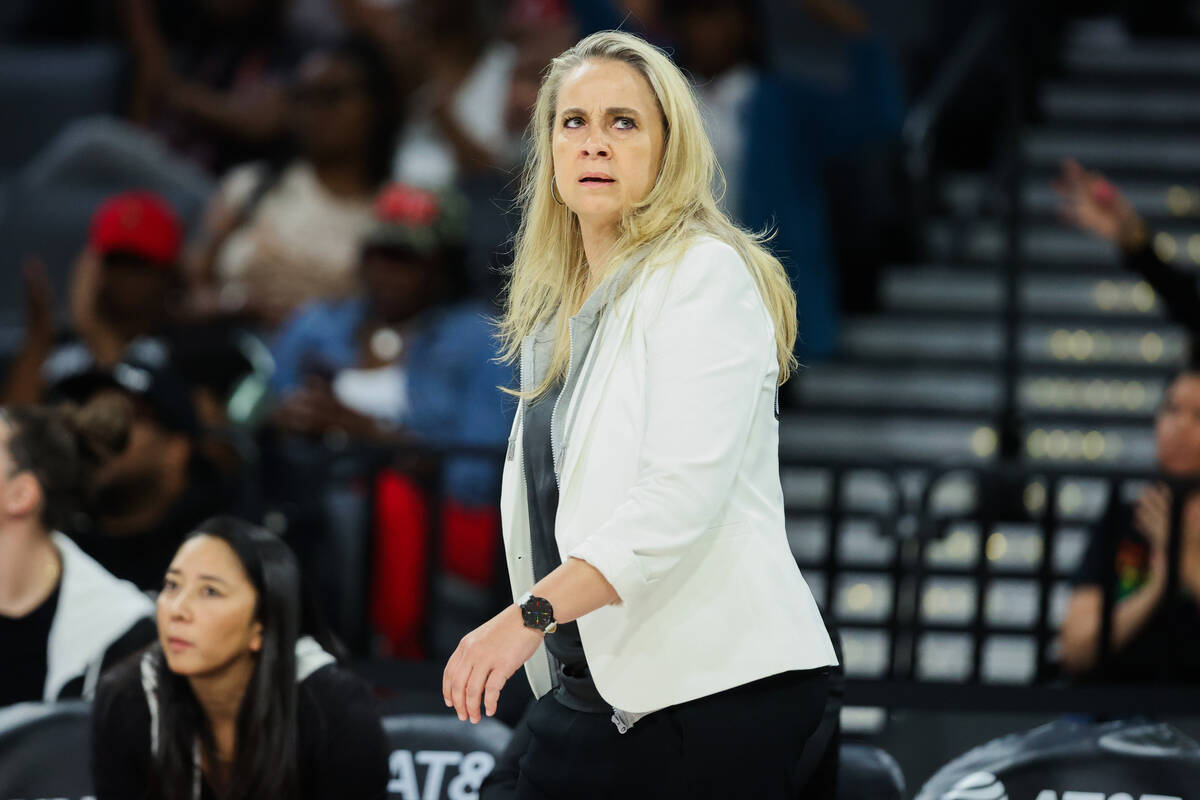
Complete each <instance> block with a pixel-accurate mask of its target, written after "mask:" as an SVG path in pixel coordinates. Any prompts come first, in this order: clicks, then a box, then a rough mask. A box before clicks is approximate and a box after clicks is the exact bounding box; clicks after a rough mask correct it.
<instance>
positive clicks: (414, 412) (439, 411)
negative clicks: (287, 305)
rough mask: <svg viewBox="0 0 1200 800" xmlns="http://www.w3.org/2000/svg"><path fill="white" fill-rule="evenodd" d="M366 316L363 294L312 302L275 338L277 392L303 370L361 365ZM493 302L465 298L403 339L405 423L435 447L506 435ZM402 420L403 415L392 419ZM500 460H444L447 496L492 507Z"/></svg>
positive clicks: (506, 372)
mask: <svg viewBox="0 0 1200 800" xmlns="http://www.w3.org/2000/svg"><path fill="white" fill-rule="evenodd" d="M366 313H367V304H366V301H365V300H363V299H361V298H356V299H352V300H345V301H342V302H338V303H316V304H313V305H310V306H308V307H306V308H304V309H302V310H300V311H299V312H297V314H296V315H295V316H294V317H292V319H291V320H290V321H289V322H288V323H287V324H286V325H285V326H284V328H283V330H282V331H281V332H280V333H279V335H278V336H277V337H276V339H275V341H274V342H273V343H272V347H271V352H272V354H273V355H274V357H275V374H274V376H273V377H272V388H273V390H274V392H275V393H276V394H277V395H282V394H286V393H287V392H290V391H293V390H295V389H297V388H299V387H300V386H301V385H302V383H303V380H304V374H305V371H306V370H307V369H311V368H312V367H313V366H319V367H320V368H321V369H323V370H330V371H334V372H336V371H338V370H341V369H346V368H350V367H353V366H355V365H356V364H357V362H358V353H359V350H358V342H357V340H356V336H357V333H358V329H359V327H360V326H361V325H362V322H363V319H364V318H365V316H366ZM492 313H493V310H492V307H491V306H489V305H487V304H485V303H480V302H469V303H463V304H461V305H456V306H450V307H444V308H439V309H435V310H431V311H429V312H427V313H426V315H425V316H424V317H423V318H422V319H421V320H420V322H419V323H418V325H417V326H416V332H415V335H413V336H411V337H407V338H406V341H405V346H406V347H407V348H408V352H409V358H408V364H407V369H408V414H407V415H406V417H405V419H404V420H403V423H404V426H405V428H406V429H407V430H409V431H411V432H412V433H413V434H414V435H416V436H417V437H418V438H420V439H422V440H423V441H425V442H428V443H429V444H431V445H434V446H439V447H454V446H471V447H480V446H482V447H495V448H496V449H497V450H501V449H503V447H504V444H505V442H506V441H507V439H508V432H509V427H510V425H511V424H512V418H513V413H514V412H515V410H516V400H515V399H514V398H512V397H510V396H509V395H506V394H504V393H503V392H501V391H500V389H499V387H500V386H506V387H511V386H513V384H514V380H513V370H512V368H511V367H509V366H508V365H505V364H498V363H496V361H495V358H496V356H497V353H498V344H497V341H496V339H495V337H494V335H493V327H492V322H491V315H492ZM397 422H400V420H397ZM500 467H501V459H499V458H495V459H492V458H478V457H476V458H471V457H460V458H453V459H451V460H450V461H449V462H448V463H447V465H446V472H445V475H444V479H445V490H446V494H447V496H448V497H450V498H452V499H454V500H457V501H459V502H461V503H463V504H465V505H469V506H481V505H493V504H495V503H496V501H497V497H498V492H499V486H500Z"/></svg>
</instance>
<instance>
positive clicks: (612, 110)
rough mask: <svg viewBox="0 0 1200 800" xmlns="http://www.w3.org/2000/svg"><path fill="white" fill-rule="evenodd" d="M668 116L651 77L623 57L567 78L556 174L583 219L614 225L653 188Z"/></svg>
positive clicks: (558, 122) (556, 136)
mask: <svg viewBox="0 0 1200 800" xmlns="http://www.w3.org/2000/svg"><path fill="white" fill-rule="evenodd" d="M663 140H664V131H663V121H662V114H661V112H660V111H659V108H658V102H657V101H656V100H655V98H654V93H653V92H652V91H651V90H650V84H649V83H648V82H647V81H646V79H645V78H644V77H643V76H642V75H641V73H639V72H638V71H637V70H635V69H634V68H633V67H631V66H629V65H628V64H625V63H623V62H620V61H588V62H586V63H584V64H581V65H580V66H578V67H576V68H575V69H574V70H572V71H571V72H570V73H568V74H567V76H566V77H565V78H564V79H563V82H562V86H561V87H559V91H558V103H557V106H556V108H555V118H554V132H553V143H554V180H555V184H556V185H557V187H558V192H559V196H560V197H561V199H562V201H563V202H564V203H565V204H566V205H567V207H568V208H570V209H571V210H572V211H574V212H575V214H576V215H577V216H578V217H579V220H580V222H581V223H583V224H586V225H597V226H601V227H608V226H616V225H617V224H618V223H619V222H620V219H621V214H622V212H623V211H625V210H626V209H628V208H630V207H631V206H633V204H634V203H637V202H638V201H639V200H642V199H643V198H645V197H646V195H647V194H649V193H650V190H651V189H653V188H654V181H655V179H656V178H657V176H658V168H659V164H660V163H661V161H662V154H663Z"/></svg>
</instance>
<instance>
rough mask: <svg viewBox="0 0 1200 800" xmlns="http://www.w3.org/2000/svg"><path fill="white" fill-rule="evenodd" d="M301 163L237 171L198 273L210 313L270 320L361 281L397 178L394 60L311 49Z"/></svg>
mask: <svg viewBox="0 0 1200 800" xmlns="http://www.w3.org/2000/svg"><path fill="white" fill-rule="evenodd" d="M290 109H291V110H290V112H289V113H290V117H289V118H290V126H291V134H292V139H293V142H294V145H295V155H294V158H292V160H290V161H288V162H286V163H283V164H269V163H265V162H259V163H254V164H249V165H246V166H242V167H238V168H236V169H234V170H232V171H231V172H229V173H228V174H227V175H226V176H225V178H224V179H223V181H222V183H221V187H220V188H219V189H218V191H217V193H216V195H215V196H214V198H213V200H212V201H211V203H210V205H209V209H208V213H207V219H206V221H205V225H204V233H203V236H202V242H201V243H200V245H199V246H198V247H197V249H196V250H195V251H194V253H193V255H192V257H191V259H190V263H189V266H188V270H189V272H190V276H189V277H190V280H191V281H192V282H193V285H194V287H195V291H194V292H193V298H194V301H195V303H196V305H197V306H198V309H197V310H198V311H204V312H208V311H212V312H230V311H237V312H241V311H246V312H249V313H250V314H251V315H252V316H256V317H258V318H259V319H260V320H262V321H263V322H266V323H267V324H268V325H271V326H273V325H275V324H278V323H279V322H281V321H282V320H284V319H286V318H287V317H288V316H289V315H290V314H291V313H292V312H293V311H295V310H296V309H298V308H299V307H301V306H302V305H304V304H305V303H307V302H309V301H312V300H319V299H320V300H324V299H337V298H344V297H347V296H349V295H350V294H352V293H353V292H354V290H355V289H356V288H357V283H356V277H357V276H356V266H357V247H358V242H359V240H360V239H361V238H362V235H363V234H364V233H365V232H366V231H367V229H368V228H369V226H370V223H371V201H372V200H373V198H374V195H375V193H376V191H377V189H378V188H379V186H380V185H381V184H382V183H383V181H384V180H386V179H387V177H388V175H389V173H390V169H391V154H392V149H393V147H394V140H395V135H396V123H397V112H396V88H395V84H394V82H393V81H392V79H391V73H390V72H389V68H388V66H387V63H386V62H385V61H384V59H383V57H382V56H381V55H380V54H379V53H378V52H377V51H376V50H375V49H374V47H373V46H372V45H370V44H369V43H367V42H366V41H365V40H360V39H352V40H348V41H346V42H344V43H342V44H339V45H337V46H334V47H331V48H328V49H323V50H317V51H314V52H312V53H311V54H309V55H308V56H307V57H306V58H305V59H304V60H303V61H302V62H301V63H300V66H299V67H298V69H297V71H296V74H295V76H294V79H293V83H292V86H291V91H290Z"/></svg>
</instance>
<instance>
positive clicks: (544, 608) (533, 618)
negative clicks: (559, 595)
mask: <svg viewBox="0 0 1200 800" xmlns="http://www.w3.org/2000/svg"><path fill="white" fill-rule="evenodd" d="M517 605H519V606H520V607H521V618H522V619H523V620H524V621H525V627H526V628H534V629H535V630H539V631H542V632H543V633H554V632H555V631H556V630H558V623H557V622H555V621H554V606H552V605H550V601H549V600H547V599H546V598H544V597H534V596H533V593H532V592H526V593H525V594H524V595H522V596H521V599H520V600H518V601H517Z"/></svg>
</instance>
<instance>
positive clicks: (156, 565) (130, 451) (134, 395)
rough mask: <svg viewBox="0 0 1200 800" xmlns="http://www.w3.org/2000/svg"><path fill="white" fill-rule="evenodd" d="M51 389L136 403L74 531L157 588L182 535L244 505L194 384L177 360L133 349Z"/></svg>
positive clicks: (88, 546)
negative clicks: (208, 429)
mask: <svg viewBox="0 0 1200 800" xmlns="http://www.w3.org/2000/svg"><path fill="white" fill-rule="evenodd" d="M147 355H149V354H147ZM50 391H51V395H52V397H55V398H61V399H64V400H69V401H72V402H76V403H88V402H93V401H98V400H99V399H101V398H104V397H107V396H109V395H114V394H115V395H117V396H119V397H124V398H126V399H127V400H128V402H129V403H130V405H131V406H132V408H133V421H132V424H131V425H130V428H129V437H128V441H127V443H126V445H125V447H124V448H123V449H121V450H120V451H119V452H118V453H117V455H116V456H115V457H114V458H112V459H111V460H110V461H108V463H106V464H105V465H104V467H103V468H101V469H100V470H98V471H97V472H96V474H95V475H94V476H93V478H92V481H91V485H90V487H89V493H88V498H89V499H88V503H87V504H86V505H85V507H84V508H83V509H82V510H83V511H84V514H83V515H82V516H81V517H79V518H78V519H76V521H75V523H74V524H73V525H72V526H71V527H70V529H68V530H67V531H66V533H68V534H69V535H71V536H73V537H74V538H75V540H76V541H77V542H78V543H79V545H80V547H82V548H83V549H84V551H85V552H87V553H88V554H89V555H91V556H92V557H93V558H94V559H96V561H98V562H99V563H100V564H101V565H102V566H104V568H105V569H107V570H108V571H109V572H111V573H113V574H114V575H116V576H117V577H119V578H123V579H125V580H128V581H132V582H133V583H134V584H136V585H137V586H138V587H139V588H141V589H145V590H157V589H158V588H159V586H160V585H161V582H162V576H163V573H164V572H165V571H166V568H167V564H168V563H170V560H171V556H172V555H173V554H174V553H175V550H176V549H177V548H178V547H179V543H180V542H181V541H182V538H181V537H182V536H183V535H184V534H185V533H187V532H188V531H189V530H191V528H192V527H193V526H194V525H195V524H196V523H198V522H199V521H201V520H203V519H206V518H207V517H209V516H212V515H213V514H214V513H216V512H218V511H226V510H234V509H237V508H238V503H237V498H238V495H237V494H236V492H235V489H234V485H233V481H234V476H230V475H226V474H223V473H222V472H221V470H220V468H219V467H218V465H217V463H215V461H214V459H213V457H212V455H211V454H210V453H209V452H206V450H205V447H204V444H203V439H202V429H201V424H200V420H199V417H198V415H197V413H196V406H195V401H194V397H193V388H192V386H191V385H189V384H188V383H187V382H186V380H185V379H183V378H182V377H181V376H179V375H178V374H175V373H174V372H172V370H171V366H170V364H169V363H161V362H160V363H154V362H153V361H151V360H150V359H149V358H147V359H145V360H135V359H134V358H132V357H130V358H127V359H124V360H122V361H120V362H118V363H116V364H114V365H113V366H112V367H110V368H107V369H88V370H84V371H81V372H79V373H77V374H73V375H67V376H64V377H63V378H62V379H60V380H59V382H58V383H56V384H55V385H54V386H52V387H51V390H50Z"/></svg>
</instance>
